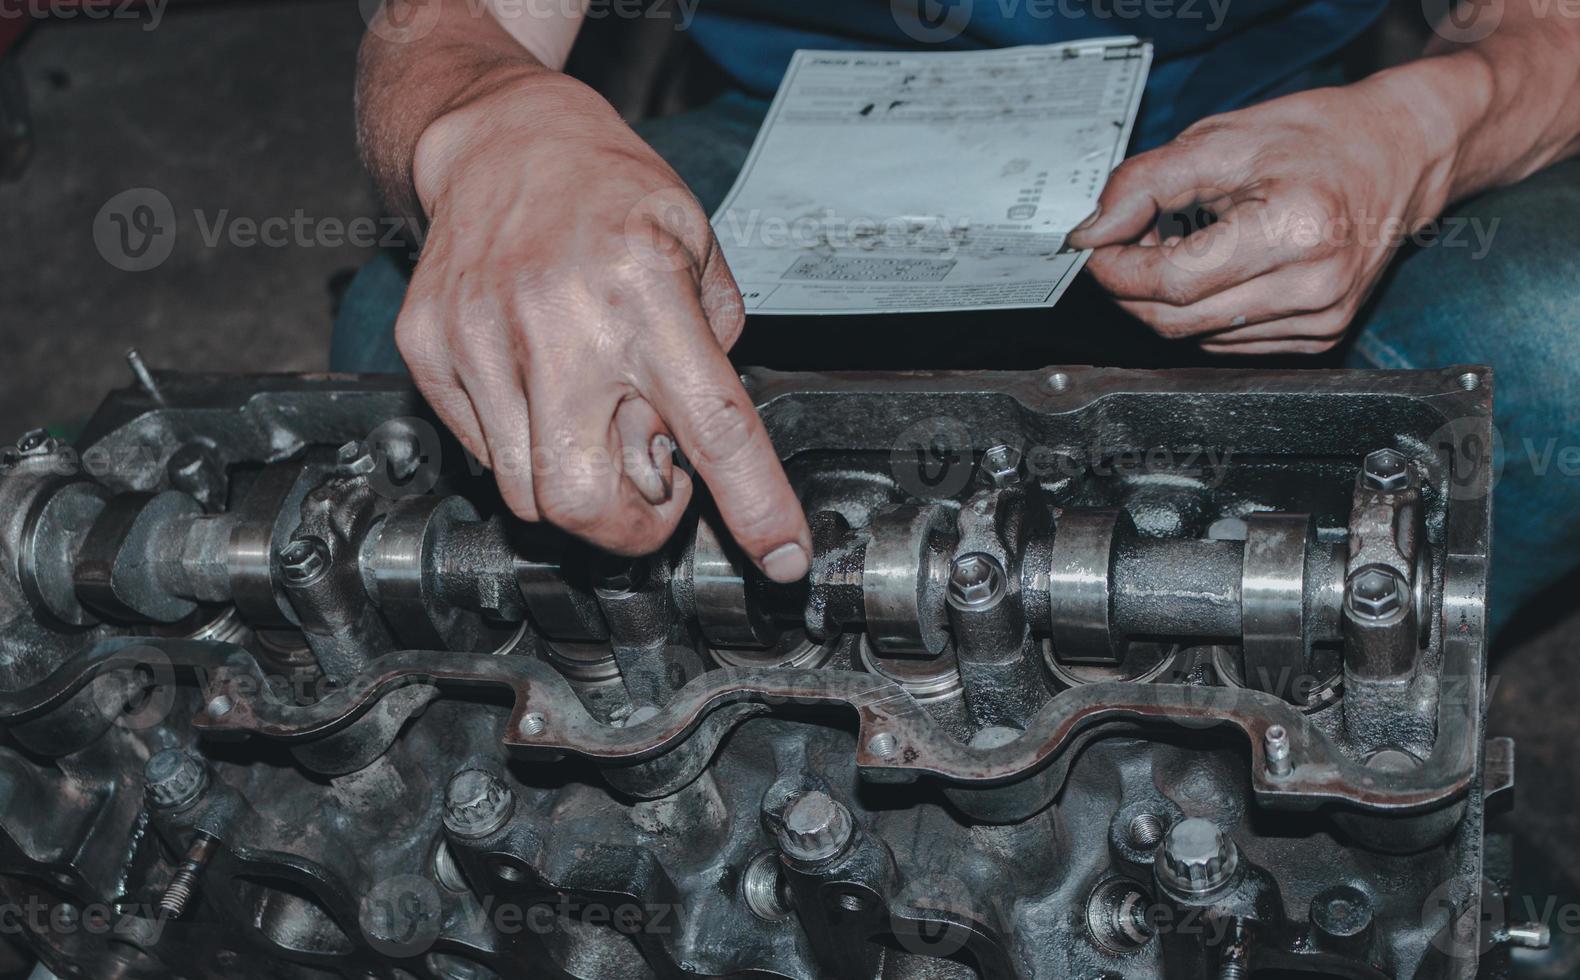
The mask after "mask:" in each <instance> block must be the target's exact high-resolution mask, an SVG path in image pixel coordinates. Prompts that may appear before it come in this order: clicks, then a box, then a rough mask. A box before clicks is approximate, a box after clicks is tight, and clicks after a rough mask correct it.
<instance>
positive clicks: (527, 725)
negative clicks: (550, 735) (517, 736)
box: [521, 711, 549, 738]
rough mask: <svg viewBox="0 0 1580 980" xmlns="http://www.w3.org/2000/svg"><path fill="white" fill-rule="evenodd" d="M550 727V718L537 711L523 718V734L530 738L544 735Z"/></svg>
mask: <svg viewBox="0 0 1580 980" xmlns="http://www.w3.org/2000/svg"><path fill="white" fill-rule="evenodd" d="M548 727H549V720H548V719H547V718H545V717H543V716H542V715H541V714H539V713H538V712H536V711H534V712H532V713H530V714H528V715H526V716H525V717H523V718H522V719H521V734H523V735H526V736H528V737H529V738H536V737H537V736H539V735H542V734H543V732H544V731H545V730H546V729H547V728H548Z"/></svg>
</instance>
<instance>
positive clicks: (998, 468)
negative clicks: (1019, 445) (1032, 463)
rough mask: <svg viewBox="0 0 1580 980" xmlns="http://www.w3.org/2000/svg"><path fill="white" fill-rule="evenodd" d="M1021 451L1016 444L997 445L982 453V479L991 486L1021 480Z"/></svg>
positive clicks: (1006, 484)
mask: <svg viewBox="0 0 1580 980" xmlns="http://www.w3.org/2000/svg"><path fill="white" fill-rule="evenodd" d="M1020 460H1021V452H1020V450H1019V449H1016V448H1015V447H1014V446H1010V445H1003V444H1001V445H997V446H994V447H992V448H991V449H989V450H988V451H987V452H985V453H983V454H982V468H981V470H980V471H979V472H980V473H981V475H982V481H983V482H984V483H986V484H988V485H989V486H994V487H1007V486H1011V485H1012V484H1016V483H1019V482H1020Z"/></svg>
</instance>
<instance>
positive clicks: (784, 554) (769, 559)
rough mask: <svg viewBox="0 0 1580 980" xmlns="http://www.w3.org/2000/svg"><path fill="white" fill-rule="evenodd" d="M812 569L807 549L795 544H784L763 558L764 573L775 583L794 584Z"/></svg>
mask: <svg viewBox="0 0 1580 980" xmlns="http://www.w3.org/2000/svg"><path fill="white" fill-rule="evenodd" d="M810 567H811V562H809V561H808V560H807V556H806V549H804V548H802V547H801V546H800V545H798V544H795V543H793V542H792V543H790V544H782V545H780V546H779V547H777V548H775V549H774V550H772V551H770V552H768V554H766V555H764V556H763V571H764V572H767V573H768V577H769V578H771V579H773V580H774V581H775V582H794V581H795V580H796V579H798V578H801V577H802V576H803V575H805V574H806V573H807V570H808V569H809V568H810Z"/></svg>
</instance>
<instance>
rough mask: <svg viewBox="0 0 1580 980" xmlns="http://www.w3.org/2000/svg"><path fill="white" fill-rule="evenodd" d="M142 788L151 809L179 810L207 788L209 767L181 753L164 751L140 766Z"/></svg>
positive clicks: (180, 750)
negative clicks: (150, 802)
mask: <svg viewBox="0 0 1580 980" xmlns="http://www.w3.org/2000/svg"><path fill="white" fill-rule="evenodd" d="M143 784H144V786H145V787H146V788H147V790H148V798H149V800H151V801H152V802H153V804H154V806H157V807H159V808H161V809H164V810H175V809H179V808H180V807H184V806H186V805H187V804H189V803H191V802H192V801H193V800H195V799H197V798H198V797H199V796H201V795H202V794H203V790H204V789H206V788H207V787H208V767H206V766H204V765H203V762H202V760H200V759H197V758H194V757H193V756H192V755H191V754H189V753H188V752H186V751H184V750H182V749H165V750H163V751H161V752H155V753H154V754H153V755H151V756H149V757H148V762H147V763H146V764H145V765H144V766H143Z"/></svg>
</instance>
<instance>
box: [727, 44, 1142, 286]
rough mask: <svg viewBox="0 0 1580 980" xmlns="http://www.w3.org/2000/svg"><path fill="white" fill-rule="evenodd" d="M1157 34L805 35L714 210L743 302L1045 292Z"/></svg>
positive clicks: (1112, 148)
mask: <svg viewBox="0 0 1580 980" xmlns="http://www.w3.org/2000/svg"><path fill="white" fill-rule="evenodd" d="M1151 62H1152V48H1151V45H1149V44H1147V43H1145V42H1142V41H1138V40H1137V39H1136V38H1133V37H1121V38H1103V39H1099V40H1088V41H1079V42H1073V43H1068V44H1052V45H1033V46H1026V47H1015V48H999V49H994V50H986V51H930V52H914V53H913V52H859V51H798V52H796V54H795V57H794V58H792V59H791V62H790V67H789V69H788V70H787V71H786V73H785V77H784V80H783V81H782V82H781V83H780V85H779V92H778V94H777V95H776V96H775V97H774V101H773V105H772V106H771V107H770V108H769V110H768V116H767V118H766V119H765V120H764V122H763V125H762V129H761V130H759V131H758V134H757V140H756V142H755V143H753V144H752V149H751V153H750V155H748V157H747V159H746V164H745V166H744V167H743V168H742V170H741V173H740V176H739V177H738V178H737V179H736V181H735V186H734V187H733V188H731V190H730V193H729V195H728V196H727V197H726V198H725V200H724V203H723V204H722V205H720V207H719V209H718V211H717V212H716V213H715V214H714V216H713V228H714V233H715V234H716V235H717V236H718V239H719V244H720V246H721V247H722V248H723V250H724V255H725V258H726V259H727V260H728V261H729V264H730V268H731V270H733V271H734V273H735V279H736V281H737V282H738V283H739V284H740V287H741V293H742V295H743V296H744V297H745V299H746V309H747V310H748V311H749V312H752V313H783V314H804V313H902V312H929V311H939V310H977V309H1007V308H1012V307H1030V306H1052V305H1053V304H1054V302H1056V301H1057V300H1058V298H1059V296H1060V294H1061V293H1063V292H1064V290H1065V289H1066V288H1067V287H1068V286H1069V284H1070V282H1071V281H1072V280H1073V279H1074V278H1075V274H1076V273H1077V272H1079V271H1080V269H1081V266H1082V265H1083V264H1084V263H1085V261H1086V254H1087V253H1085V252H1067V251H1065V250H1064V240H1065V237H1066V235H1067V234H1068V233H1069V231H1070V229H1072V228H1073V227H1075V225H1077V224H1079V223H1080V221H1081V220H1082V219H1083V218H1085V217H1086V216H1087V215H1088V214H1090V213H1091V211H1092V209H1093V208H1094V207H1096V205H1097V197H1098V194H1099V193H1100V192H1101V191H1102V189H1103V183H1104V182H1105V181H1106V180H1107V178H1108V174H1109V173H1110V172H1111V171H1112V170H1113V168H1114V167H1115V166H1117V165H1118V164H1119V161H1120V160H1122V159H1123V158H1124V154H1125V146H1126V144H1127V143H1128V142H1129V139H1130V130H1131V126H1132V125H1133V123H1134V122H1135V118H1136V109H1137V107H1138V106H1139V105H1140V102H1141V91H1142V88H1143V86H1144V84H1145V82H1146V76H1147V69H1148V67H1149V66H1150V65H1151Z"/></svg>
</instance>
